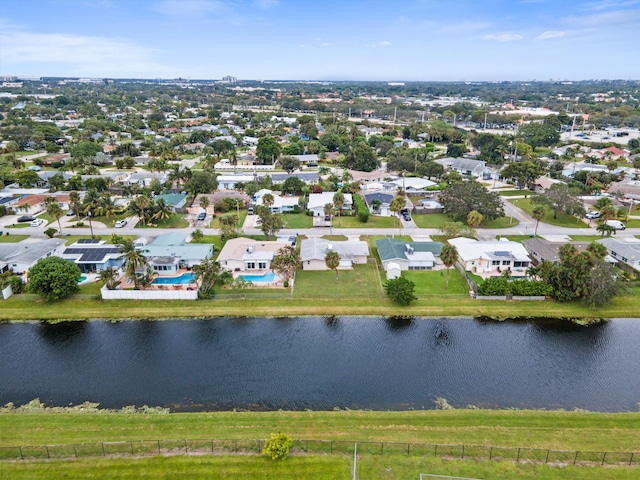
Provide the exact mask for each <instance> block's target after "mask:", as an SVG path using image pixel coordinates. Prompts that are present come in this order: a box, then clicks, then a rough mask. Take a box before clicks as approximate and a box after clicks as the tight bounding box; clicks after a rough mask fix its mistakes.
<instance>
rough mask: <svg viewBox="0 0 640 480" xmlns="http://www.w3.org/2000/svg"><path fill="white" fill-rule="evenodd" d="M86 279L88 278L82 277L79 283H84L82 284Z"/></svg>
mask: <svg viewBox="0 0 640 480" xmlns="http://www.w3.org/2000/svg"><path fill="white" fill-rule="evenodd" d="M86 279H87V277H85V276H84V275H82V276H81V277H80V280H78V283H82V282H84V281H85V280H86Z"/></svg>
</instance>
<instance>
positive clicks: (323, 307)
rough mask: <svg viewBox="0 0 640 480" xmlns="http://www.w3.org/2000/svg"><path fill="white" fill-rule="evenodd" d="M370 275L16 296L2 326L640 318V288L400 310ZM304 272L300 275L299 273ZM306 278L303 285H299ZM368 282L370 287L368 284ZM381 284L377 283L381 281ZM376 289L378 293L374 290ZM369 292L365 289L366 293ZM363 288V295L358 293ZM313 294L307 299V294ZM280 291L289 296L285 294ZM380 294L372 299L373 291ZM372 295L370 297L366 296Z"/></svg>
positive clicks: (420, 304) (424, 303) (432, 300)
mask: <svg viewBox="0 0 640 480" xmlns="http://www.w3.org/2000/svg"><path fill="white" fill-rule="evenodd" d="M367 266H369V267H371V268H370V270H369V273H366V274H363V273H361V272H358V270H356V271H354V272H348V271H341V272H340V275H341V276H340V277H339V279H338V283H337V284H336V283H335V274H334V275H333V276H332V274H333V272H302V275H301V277H299V279H297V280H296V282H298V281H299V282H300V283H297V284H296V288H295V294H294V298H293V299H290V298H288V297H286V298H278V299H270V298H262V299H259V298H247V299H245V300H243V301H242V302H238V301H237V299H224V298H220V299H218V300H215V299H214V300H199V301H188V300H146V301H145V300H136V301H128V300H109V301H106V300H95V299H85V298H83V299H78V298H71V299H67V300H63V301H59V302H52V303H48V302H45V301H43V300H41V299H38V298H34V297H33V296H31V295H14V296H12V297H11V298H9V299H8V300H5V301H4V302H3V303H2V308H1V309H0V321H2V320H10V321H31V320H33V319H39V320H92V319H106V320H108V319H123V318H125V319H142V318H144V319H157V320H160V319H165V318H203V317H222V316H247V315H251V314H252V313H253V314H255V312H259V314H260V315H262V316H267V317H268V316H273V317H283V316H301V315H303V316H304V315H310V316H322V315H364V316H380V315H383V316H389V315H391V316H393V315H412V316H417V317H439V316H447V317H477V316H489V317H497V318H503V317H506V318H511V317H536V318H539V317H543V318H545V317H546V318H550V317H556V318H558V317H559V318H582V319H591V318H633V317H637V315H638V304H639V303H640V288H639V287H635V288H633V290H632V293H631V294H629V295H624V296H619V297H616V298H614V299H613V301H612V302H611V303H610V304H609V305H608V306H607V307H605V308H600V309H597V310H591V309H590V308H589V307H588V306H587V305H585V304H584V303H582V302H580V301H574V302H567V303H559V302H555V301H551V300H548V301H530V302H529V301H518V302H513V301H506V300H486V301H478V300H474V299H471V298H461V297H459V296H456V297H455V300H452V299H451V298H445V297H441V296H433V297H423V298H420V299H418V300H416V301H414V302H412V303H411V305H409V306H407V307H402V306H399V305H397V304H395V303H393V302H391V301H390V300H389V299H387V298H383V297H382V295H381V293H380V290H379V288H380V287H379V286H378V285H375V283H374V282H373V279H374V278H375V277H372V276H373V275H374V274H375V275H377V274H376V273H375V270H374V269H373V266H371V265H367ZM356 272H358V273H359V275H360V277H359V278H358V280H359V283H358V284H357V285H354V283H353V280H354V279H352V278H350V277H349V275H348V273H351V275H356ZM300 273H301V272H298V274H300ZM305 273H309V274H316V273H317V274H325V275H327V280H328V281H327V282H326V283H322V284H320V285H322V288H323V291H322V294H321V293H320V292H318V284H315V283H313V282H312V280H309V279H310V278H317V277H313V276H311V275H310V276H306V275H305ZM305 276H306V279H305ZM300 278H301V280H300ZM365 278H366V279H368V280H367V281H368V282H369V283H368V284H367V283H366V282H365ZM376 282H377V279H376ZM374 285H375V289H374ZM363 287H364V288H363ZM358 288H360V289H361V290H360V291H358ZM305 290H306V291H309V292H311V295H313V296H308V297H305V296H304V295H303V292H304V291H305ZM281 291H284V289H282V290H281ZM374 291H375V292H376V294H375V295H372V294H371V292H374ZM365 292H368V293H365Z"/></svg>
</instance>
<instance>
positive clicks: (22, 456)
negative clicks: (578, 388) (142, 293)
mask: <svg viewBox="0 0 640 480" xmlns="http://www.w3.org/2000/svg"><path fill="white" fill-rule="evenodd" d="M18 448H19V449H20V459H21V460H24V455H23V454H22V446H20V447H18ZM631 458H633V455H631ZM629 465H631V463H629Z"/></svg>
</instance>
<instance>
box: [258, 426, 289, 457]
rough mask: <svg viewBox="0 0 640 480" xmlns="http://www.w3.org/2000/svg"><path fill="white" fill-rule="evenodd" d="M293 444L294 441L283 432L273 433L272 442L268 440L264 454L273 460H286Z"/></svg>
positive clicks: (263, 450)
mask: <svg viewBox="0 0 640 480" xmlns="http://www.w3.org/2000/svg"><path fill="white" fill-rule="evenodd" d="M292 444H293V441H292V440H291V437H290V436H289V435H286V434H284V433H282V432H278V433H272V434H271V440H267V442H266V445H265V446H264V449H262V453H263V454H265V455H268V456H269V457H271V460H278V459H282V460H284V459H285V457H286V456H287V455H288V454H289V449H290V448H291V445H292Z"/></svg>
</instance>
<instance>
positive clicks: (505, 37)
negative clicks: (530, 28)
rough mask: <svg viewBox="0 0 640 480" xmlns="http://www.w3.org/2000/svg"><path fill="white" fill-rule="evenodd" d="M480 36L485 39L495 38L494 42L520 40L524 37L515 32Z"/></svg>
mask: <svg viewBox="0 0 640 480" xmlns="http://www.w3.org/2000/svg"><path fill="white" fill-rule="evenodd" d="M482 38H484V39H485V40H495V41H496V42H517V41H518V40H522V39H523V38H524V37H523V36H522V35H518V34H516V33H501V34H499V35H494V34H490V35H485V36H484V37H482Z"/></svg>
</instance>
